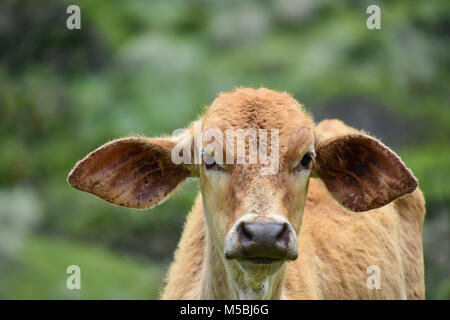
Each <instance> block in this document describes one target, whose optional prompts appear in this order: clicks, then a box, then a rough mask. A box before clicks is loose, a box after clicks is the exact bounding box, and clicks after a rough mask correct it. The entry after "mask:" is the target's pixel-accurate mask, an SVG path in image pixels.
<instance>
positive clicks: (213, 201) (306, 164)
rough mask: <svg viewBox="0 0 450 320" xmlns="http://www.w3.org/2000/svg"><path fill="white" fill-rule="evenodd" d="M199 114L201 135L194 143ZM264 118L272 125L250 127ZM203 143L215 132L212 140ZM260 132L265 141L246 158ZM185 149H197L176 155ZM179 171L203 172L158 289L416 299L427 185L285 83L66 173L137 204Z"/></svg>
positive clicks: (165, 188) (120, 145) (158, 197)
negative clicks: (308, 107)
mask: <svg viewBox="0 0 450 320" xmlns="http://www.w3.org/2000/svg"><path fill="white" fill-rule="evenodd" d="M196 125H197V126H198V125H200V128H201V132H200V133H201V134H206V136H207V137H206V138H205V136H202V137H201V139H200V140H201V141H200V143H197V144H196V143H195V141H196V139H197V138H196V136H195V135H196V133H195V131H196V130H195V127H196ZM210 129H213V130H216V131H215V132H216V133H217V132H218V133H219V134H220V133H223V135H224V136H226V133H227V130H230V129H231V130H237V129H242V130H244V132H247V133H249V132H250V134H249V135H247V136H244V140H242V141H241V142H243V145H241V147H242V146H244V151H245V152H244V153H243V157H241V158H240V160H244V161H243V162H242V161H241V162H239V156H238V153H239V150H238V149H239V147H238V145H239V142H237V143H236V144H235V143H234V141H235V140H234V139H235V137H233V136H232V138H231V140H230V139H228V136H227V139H226V140H225V141H219V140H220V138H218V135H215V136H214V138H213V137H212V135H208V134H207V132H208V130H210ZM264 129H266V130H269V131H270V130H274V129H275V130H277V131H276V132H275V131H274V132H275V133H276V135H270V134H269V136H266V138H264V135H263V136H261V135H260V136H256V135H253V136H252V135H251V133H252V132H258V131H260V130H264ZM249 130H250V131H249ZM251 130H253V131H251ZM233 132H235V131H233ZM236 139H239V138H236ZM193 142H194V143H193ZM197 142H198V141H197ZM206 142H208V143H209V144H210V145H211V144H212V143H213V142H214V143H218V144H216V145H215V146H216V148H215V149H214V152H212V151H211V150H210V149H208V148H206V147H205V148H204V145H205V143H206ZM255 142H256V144H258V145H260V146H261V145H262V146H263V147H262V149H261V148H260V149H259V150H260V151H261V150H262V151H263V152H262V153H260V154H258V155H259V156H258V157H257V158H256V159H257V160H258V161H256V162H251V161H249V160H250V157H251V155H250V150H251V148H252V146H253V145H254V143H255ZM265 142H267V143H265ZM230 143H231V148H229V146H230ZM217 146H219V148H218V147H217ZM174 150H176V152H174ZM181 150H182V156H183V159H184V160H186V159H188V160H189V159H191V160H192V159H200V161H199V162H195V161H193V162H192V161H191V162H189V161H183V162H181V163H180V162H179V161H174V155H175V156H180V155H181V154H180V151H181ZM254 150H256V149H254ZM262 154H265V155H266V156H267V157H274V158H272V159H275V160H276V162H275V163H272V164H275V169H276V170H275V171H273V172H270V173H269V174H267V173H265V174H264V173H263V171H262V169H263V168H264V167H267V166H266V164H268V162H267V161H266V162H264V163H263V161H262V159H263V158H262ZM241 155H242V154H241ZM230 158H231V161H228V159H230ZM218 159H221V160H222V159H227V161H219V160H218ZM187 162H189V163H187ZM187 177H199V179H200V187H201V193H200V194H199V195H198V197H197V200H196V201H195V204H194V207H193V208H192V211H191V213H190V214H189V215H188V217H187V220H186V224H185V227H184V231H183V235H182V237H181V240H180V243H179V245H178V249H177V251H176V253H175V261H174V262H173V264H172V265H171V267H170V270H169V273H168V277H167V283H166V286H165V288H164V291H163V293H162V298H164V299H423V298H424V270H423V252H422V225H423V220H424V216H425V209H424V198H423V195H422V193H421V191H420V190H419V189H418V188H417V180H416V179H415V178H414V176H413V174H412V173H411V171H410V170H409V169H407V168H406V167H405V165H404V163H403V162H402V161H401V160H400V158H399V157H398V156H397V155H396V154H395V153H394V152H392V151H391V150H390V149H389V148H387V147H386V146H385V145H383V144H382V143H381V142H380V141H378V140H376V139H374V138H372V137H370V136H368V135H367V134H366V133H364V132H360V131H358V130H356V129H353V128H351V127H348V126H346V125H345V124H343V123H342V122H340V121H338V120H325V121H322V122H321V123H320V124H318V125H317V126H316V125H315V124H314V122H313V120H312V119H311V117H310V116H309V115H308V114H307V113H306V112H305V111H304V110H303V109H302V106H301V105H300V104H299V103H298V102H297V101H295V100H294V99H293V98H292V97H291V96H290V95H289V94H287V93H279V92H275V91H271V90H267V89H258V90H255V89H237V90H235V91H233V92H231V93H224V94H221V95H220V96H219V97H218V98H217V99H216V100H215V101H214V102H213V104H212V105H211V106H210V107H209V108H208V109H207V110H206V112H205V114H204V115H203V116H202V117H201V118H199V120H197V121H196V122H195V123H194V124H193V125H192V126H190V128H189V129H188V130H187V132H185V133H184V134H182V135H179V136H177V137H172V138H169V137H165V138H155V139H150V138H145V137H129V138H122V139H118V140H115V141H112V142H110V143H107V144H105V145H104V146H102V147H100V148H99V149H97V150H95V151H93V152H92V153H90V154H89V155H88V156H87V157H86V158H84V159H83V160H81V161H80V162H79V163H78V164H77V165H76V167H75V168H74V169H73V170H72V172H71V173H70V175H69V183H70V184H71V185H72V186H74V187H75V188H77V189H80V190H82V191H86V192H90V193H93V194H95V195H97V196H99V197H101V198H103V199H105V200H107V201H109V202H112V203H114V204H117V205H121V206H126V207H132V208H139V209H143V208H149V207H153V206H154V205H156V204H158V203H160V202H161V201H163V200H164V199H165V198H167V197H168V196H169V194H170V193H171V192H172V191H173V190H175V188H176V187H177V185H178V184H179V183H180V182H182V181H183V180H184V179H185V178H187ZM310 178H313V179H310Z"/></svg>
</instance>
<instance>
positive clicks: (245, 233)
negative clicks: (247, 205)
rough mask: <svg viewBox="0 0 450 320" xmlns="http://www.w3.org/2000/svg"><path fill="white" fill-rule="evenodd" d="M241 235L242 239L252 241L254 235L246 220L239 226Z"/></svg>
mask: <svg viewBox="0 0 450 320" xmlns="http://www.w3.org/2000/svg"><path fill="white" fill-rule="evenodd" d="M239 235H240V238H241V240H246V241H252V240H253V236H252V234H251V230H249V229H248V228H247V224H246V223H245V222H243V223H241V224H240V226H239Z"/></svg>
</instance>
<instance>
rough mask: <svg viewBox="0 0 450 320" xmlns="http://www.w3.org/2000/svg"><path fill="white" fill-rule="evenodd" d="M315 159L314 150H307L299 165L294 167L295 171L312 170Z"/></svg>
mask: <svg viewBox="0 0 450 320" xmlns="http://www.w3.org/2000/svg"><path fill="white" fill-rule="evenodd" d="M313 159H314V151H310V152H307V153H306V154H305V155H304V156H303V158H302V160H300V162H299V163H298V164H297V166H296V167H295V168H294V172H299V171H303V170H311V167H312V163H313Z"/></svg>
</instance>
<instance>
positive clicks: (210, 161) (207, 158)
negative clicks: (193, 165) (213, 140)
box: [202, 152, 225, 171]
mask: <svg viewBox="0 0 450 320" xmlns="http://www.w3.org/2000/svg"><path fill="white" fill-rule="evenodd" d="M202 157H203V164H204V166H205V169H206V170H216V171H225V170H224V168H223V167H222V166H221V165H220V164H218V163H217V162H216V160H215V159H214V158H213V157H212V156H211V155H209V154H208V153H207V152H202Z"/></svg>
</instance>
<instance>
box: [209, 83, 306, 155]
mask: <svg viewBox="0 0 450 320" xmlns="http://www.w3.org/2000/svg"><path fill="white" fill-rule="evenodd" d="M202 121H203V124H204V128H216V129H219V130H222V131H225V130H227V129H233V130H236V129H244V130H246V129H250V128H251V129H256V130H258V129H267V130H272V129H277V130H279V142H280V150H281V151H283V150H286V148H287V146H288V144H289V137H290V136H291V135H292V133H293V132H296V131H298V129H299V128H301V127H306V128H310V129H312V128H313V127H314V122H313V120H312V118H311V117H310V115H309V114H308V113H307V112H305V111H304V110H303V108H302V106H301V105H300V104H299V103H298V102H297V101H296V100H295V99H294V98H293V97H292V96H291V95H289V94H288V93H286V92H283V93H280V92H277V91H272V90H268V89H265V88H261V89H249V88H245V89H236V90H234V91H233V92H229V93H222V94H220V95H219V96H218V97H217V99H216V100H215V101H214V102H213V103H212V105H211V106H210V107H209V108H207V110H206V112H205V114H204V116H203V117H202Z"/></svg>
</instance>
